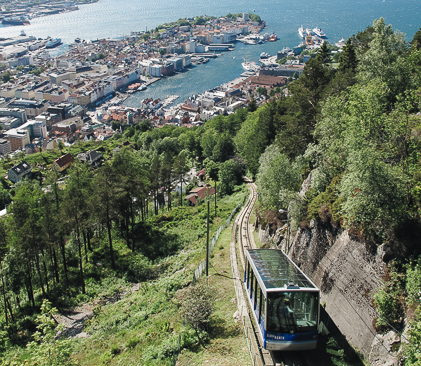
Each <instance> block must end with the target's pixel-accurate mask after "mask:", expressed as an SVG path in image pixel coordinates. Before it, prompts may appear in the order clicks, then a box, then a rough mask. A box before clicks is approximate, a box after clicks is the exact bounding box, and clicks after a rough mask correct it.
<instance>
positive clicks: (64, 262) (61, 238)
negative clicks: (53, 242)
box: [60, 235, 69, 283]
mask: <svg viewBox="0 0 421 366" xmlns="http://www.w3.org/2000/svg"><path fill="white" fill-rule="evenodd" d="M60 248H61V255H62V257H63V269H64V279H65V281H66V283H69V277H68V276H67V264H66V243H65V241H64V237H63V235H60Z"/></svg>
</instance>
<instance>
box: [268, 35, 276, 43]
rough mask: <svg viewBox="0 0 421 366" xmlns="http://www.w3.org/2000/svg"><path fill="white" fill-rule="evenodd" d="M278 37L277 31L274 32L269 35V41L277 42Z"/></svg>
mask: <svg viewBox="0 0 421 366" xmlns="http://www.w3.org/2000/svg"><path fill="white" fill-rule="evenodd" d="M277 39H278V36H277V35H276V34H275V33H273V34H272V35H271V36H270V37H269V39H268V41H269V42H275V41H276V40H277Z"/></svg>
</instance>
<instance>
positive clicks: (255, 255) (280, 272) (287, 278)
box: [247, 249, 318, 291]
mask: <svg viewBox="0 0 421 366" xmlns="http://www.w3.org/2000/svg"><path fill="white" fill-rule="evenodd" d="M247 257H248V258H249V262H250V264H251V266H252V267H253V269H254V272H255V273H258V275H259V276H260V281H259V282H261V284H262V283H263V285H264V287H265V289H266V290H273V289H282V290H285V289H286V288H288V289H291V290H294V289H296V290H298V289H304V288H305V289H307V290H310V289H311V290H314V291H318V288H317V287H316V286H315V285H314V283H313V282H311V281H310V279H309V278H308V277H307V276H306V275H305V274H304V273H303V272H302V271H301V270H300V269H299V268H298V267H297V266H296V265H295V264H294V263H293V262H292V261H291V260H290V259H289V258H288V257H287V256H286V254H285V253H284V252H282V251H281V250H277V249H248V250H247Z"/></svg>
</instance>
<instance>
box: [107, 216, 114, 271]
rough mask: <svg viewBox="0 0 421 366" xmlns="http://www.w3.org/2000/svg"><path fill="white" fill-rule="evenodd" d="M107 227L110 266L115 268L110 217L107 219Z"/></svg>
mask: <svg viewBox="0 0 421 366" xmlns="http://www.w3.org/2000/svg"><path fill="white" fill-rule="evenodd" d="M107 229H108V240H109V243H110V256H111V267H112V269H115V262H114V251H113V240H112V237H111V219H110V218H108V219H107Z"/></svg>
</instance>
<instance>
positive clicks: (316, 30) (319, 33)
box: [313, 27, 326, 38]
mask: <svg viewBox="0 0 421 366" xmlns="http://www.w3.org/2000/svg"><path fill="white" fill-rule="evenodd" d="M313 33H314V34H315V35H316V36H318V37H320V38H325V37H326V34H325V32H323V31H322V30H321V29H320V28H319V27H316V28H313Z"/></svg>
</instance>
